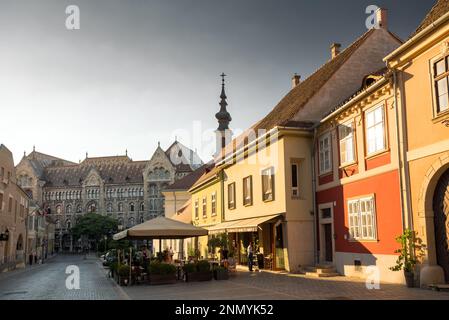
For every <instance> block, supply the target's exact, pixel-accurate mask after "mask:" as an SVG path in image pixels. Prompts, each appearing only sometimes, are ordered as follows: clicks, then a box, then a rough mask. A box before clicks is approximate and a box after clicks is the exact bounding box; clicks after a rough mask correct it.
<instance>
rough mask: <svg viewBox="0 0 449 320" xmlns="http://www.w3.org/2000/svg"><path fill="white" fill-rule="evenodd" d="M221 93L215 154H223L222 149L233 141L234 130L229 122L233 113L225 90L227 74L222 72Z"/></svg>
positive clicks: (216, 116) (217, 115)
mask: <svg viewBox="0 0 449 320" xmlns="http://www.w3.org/2000/svg"><path fill="white" fill-rule="evenodd" d="M220 76H221V94H220V98H221V101H220V111H219V112H217V114H216V115H215V118H216V119H217V120H218V128H217V130H215V137H216V143H215V146H216V151H215V156H219V155H220V154H221V151H222V149H223V148H224V147H225V146H226V145H227V144H228V143H229V142H230V141H231V139H232V131H231V130H230V129H229V123H230V122H231V121H232V118H231V115H230V114H229V112H228V110H226V107H227V106H228V103H227V102H226V99H227V97H226V92H225V77H226V75H225V74H224V73H222V74H221V75H220Z"/></svg>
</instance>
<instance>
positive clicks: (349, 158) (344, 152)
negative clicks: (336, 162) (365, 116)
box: [338, 122, 355, 164]
mask: <svg viewBox="0 0 449 320" xmlns="http://www.w3.org/2000/svg"><path fill="white" fill-rule="evenodd" d="M338 138H339V140H340V163H341V164H346V163H351V162H354V161H355V140H354V124H353V122H350V123H346V124H342V125H340V126H339V127H338Z"/></svg>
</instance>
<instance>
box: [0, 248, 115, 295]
mask: <svg viewBox="0 0 449 320" xmlns="http://www.w3.org/2000/svg"><path fill="white" fill-rule="evenodd" d="M69 265H76V266H78V267H79V270H80V289H79V290H68V289H67V288H66V285H65V281H66V278H67V277H68V276H69V275H67V274H66V273H65V271H66V267H67V266H69ZM121 298H122V297H121V295H120V290H119V289H118V288H117V286H115V284H114V283H113V282H112V281H110V279H108V278H107V277H106V275H105V272H104V271H103V269H102V267H101V265H100V262H99V261H98V259H97V258H95V257H94V256H91V257H88V258H87V259H84V256H72V255H67V256H56V257H54V258H52V259H49V260H48V261H46V263H45V264H43V265H37V266H32V267H27V269H25V270H23V269H21V270H20V269H19V270H15V271H11V272H8V273H3V274H0V300H19V299H20V300H36V299H37V300H55V299H56V300H109V299H121Z"/></svg>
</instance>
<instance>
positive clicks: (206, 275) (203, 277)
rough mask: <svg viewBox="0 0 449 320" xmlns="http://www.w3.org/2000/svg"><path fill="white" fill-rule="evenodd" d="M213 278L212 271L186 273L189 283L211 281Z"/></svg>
mask: <svg viewBox="0 0 449 320" xmlns="http://www.w3.org/2000/svg"><path fill="white" fill-rule="evenodd" d="M212 276H213V274H212V272H211V271H200V272H188V273H186V281H187V282H194V281H211V280H212Z"/></svg>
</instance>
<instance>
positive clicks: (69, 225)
mask: <svg viewBox="0 0 449 320" xmlns="http://www.w3.org/2000/svg"><path fill="white" fill-rule="evenodd" d="M65 225H66V227H67V229H71V228H72V221H70V219H67V220H66V222H65Z"/></svg>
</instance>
